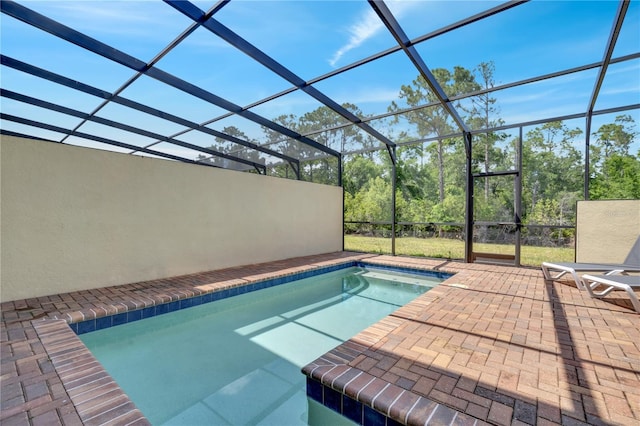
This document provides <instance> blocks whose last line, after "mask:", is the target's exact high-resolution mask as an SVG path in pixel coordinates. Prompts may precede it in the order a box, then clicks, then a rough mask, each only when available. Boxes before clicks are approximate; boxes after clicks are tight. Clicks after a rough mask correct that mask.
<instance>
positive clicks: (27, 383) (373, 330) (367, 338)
mask: <svg viewBox="0 0 640 426" xmlns="http://www.w3.org/2000/svg"><path fill="white" fill-rule="evenodd" d="M361 259H366V261H367V263H378V264H380V265H396V266H404V267H412V268H418V269H434V270H441V271H445V272H450V273H456V274H457V275H455V276H454V277H453V278H451V279H449V280H447V281H445V283H444V284H443V285H440V286H438V287H436V288H435V289H434V290H432V291H430V292H428V293H426V294H425V295H423V296H421V297H419V298H418V299H416V300H415V301H414V302H411V303H409V304H408V305H406V306H404V307H402V308H400V309H399V310H398V311H396V312H395V313H394V314H392V315H391V316H389V317H386V318H385V319H383V320H382V321H380V322H379V323H377V324H375V325H374V326H372V327H370V328H368V329H367V330H365V331H363V332H362V333H359V334H358V335H357V336H355V337H354V338H352V339H350V340H349V341H348V342H345V343H344V344H343V345H340V346H338V347H337V348H335V349H334V350H332V351H330V352H329V353H328V354H326V355H325V356H323V357H321V358H319V359H318V360H316V361H315V362H313V363H311V364H310V365H308V366H306V367H305V368H304V370H305V373H307V374H308V375H309V376H310V379H308V380H309V381H311V383H312V384H311V387H312V388H313V383H314V382H315V383H318V384H320V386H321V387H320V388H319V389H320V390H321V391H322V392H323V393H324V392H326V394H327V395H328V398H329V399H330V401H328V402H329V404H335V402H332V401H331V399H332V398H333V399H334V400H335V398H336V394H335V393H332V392H334V391H339V392H342V391H344V393H345V394H346V395H347V396H349V398H350V400H351V401H355V402H356V403H363V404H364V406H365V407H368V406H369V405H371V406H373V407H375V408H376V410H379V411H381V412H383V413H385V414H386V415H387V416H389V417H390V418H391V419H392V420H389V421H388V424H392V423H394V421H398V422H400V423H408V424H425V423H431V424H441V423H442V422H448V423H451V424H467V423H468V424H473V423H476V424H478V423H483V422H487V423H491V424H568V423H571V424H630V423H637V422H638V421H639V420H640V406H639V404H640V403H639V402H638V401H640V386H638V384H639V383H640V348H639V345H640V343H639V342H640V316H639V315H637V314H634V313H633V311H632V310H631V308H630V306H629V304H628V303H626V299H624V298H617V297H616V296H615V294H614V295H612V297H608V298H607V300H594V299H590V298H589V297H585V294H584V293H583V292H580V291H578V290H577V289H576V288H575V286H571V285H567V284H565V283H545V282H544V280H543V278H542V273H541V272H540V271H539V270H537V269H525V268H509V267H498V266H490V265H480V264H462V263H457V262H448V261H442V260H432V259H431V260H430V259H415V258H402V257H391V256H376V255H363V254H357V253H348V252H340V253H331V254H326V255H320V256H308V257H302V258H296V259H288V260H284V261H279V262H271V263H267V264H261V265H249V266H245V267H240V268H229V269H225V270H220V271H211V272H206V273H202V274H194V275H189V276H183V277H175V278H169V279H164V280H155V281H149V282H145V283H135V284H128V285H123V286H116V287H110V288H105V289H97V290H91V291H82V292H75V293H69V294H65V295H55V296H49V297H43V298H37V299H28V300H22V301H15V302H7V303H3V304H2V306H1V309H2V330H1V333H2V334H1V344H2V345H1V349H2V352H1V355H2V362H1V366H2V371H1V376H0V378H1V379H2V395H1V399H0V401H1V402H2V409H1V411H0V421H1V422H2V424H3V425H5V424H6V425H9V424H81V423H84V424H127V423H130V422H131V423H133V422H138V423H136V424H145V423H147V422H146V419H144V417H142V416H141V413H140V412H139V411H138V410H137V409H136V408H135V406H134V405H133V404H132V403H131V402H130V401H129V400H128V398H127V397H126V395H124V393H122V391H121V390H120V389H119V388H118V387H117V385H116V384H115V383H114V382H113V381H112V379H111V378H110V377H109V376H108V374H106V372H104V370H103V369H102V367H100V366H99V364H98V363H97V361H95V359H94V358H93V356H92V355H91V354H90V353H89V351H88V350H87V349H86V348H85V347H84V345H82V343H81V342H80V340H79V339H78V338H77V336H75V334H74V333H73V331H71V329H70V328H69V327H68V326H67V322H74V323H78V322H80V321H86V320H87V319H91V318H101V317H104V316H106V315H117V314H121V313H127V312H131V311H133V310H140V309H144V308H148V307H150V306H156V305H157V304H160V303H168V302H172V301H180V300H184V299H187V298H189V297H193V296H198V295H202V294H207V293H210V292H212V291H217V290H220V289H229V288H234V287H237V286H244V285H247V284H251V283H255V282H259V281H261V280H264V279H269V278H274V277H283V276H288V275H291V274H295V273H298V272H302V271H309V270H313V269H318V268H322V267H326V266H330V265H335V264H340V263H345V262H353V261H357V260H361ZM92 379H95V380H92ZM92 383H93V384H92ZM96 384H97V385H98V386H95V385H96ZM79 386H88V387H86V388H82V389H80V388H79ZM91 386H94V387H95V388H91V389H89V388H90V387H91ZM101 387H102V388H103V389H102V390H104V391H105V392H102V391H101V390H100V388H101ZM317 389H318V388H316V391H317ZM312 390H313V389H312ZM78 395H81V397H80V398H79V397H78ZM322 397H323V396H321V398H322ZM339 403H340V406H339V407H338V408H339V410H340V409H342V408H343V404H344V402H343V401H340V402H339ZM346 404H347V405H349V404H350V402H349V400H347V402H346ZM325 405H327V404H325ZM365 411H366V410H364V409H363V413H365ZM365 414H367V415H371V412H370V411H366V413H365ZM368 419H369V420H371V419H370V418H368ZM125 420H126V422H125ZM374 420H375V418H374ZM110 422H111V423H110Z"/></svg>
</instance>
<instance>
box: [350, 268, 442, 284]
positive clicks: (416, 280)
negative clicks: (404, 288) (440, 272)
mask: <svg viewBox="0 0 640 426" xmlns="http://www.w3.org/2000/svg"><path fill="white" fill-rule="evenodd" d="M362 276H363V277H366V278H377V279H380V280H387V281H395V282H399V283H404V284H414V285H420V286H425V287H435V286H437V285H438V284H440V282H441V281H442V280H440V279H438V278H429V277H421V276H416V275H409V274H403V273H394V272H387V271H377V270H376V271H373V270H368V271H366V272H364V273H363V274H362Z"/></svg>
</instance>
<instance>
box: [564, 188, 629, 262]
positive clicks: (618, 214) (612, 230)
mask: <svg viewBox="0 0 640 426" xmlns="http://www.w3.org/2000/svg"><path fill="white" fill-rule="evenodd" d="M638 235H640V200H597V201H578V207H577V214H576V260H577V261H578V262H594V263H603V262H604V263H622V262H624V260H625V258H626V257H627V255H628V254H629V251H630V250H631V247H632V246H633V244H634V243H635V242H636V239H637V238H638Z"/></svg>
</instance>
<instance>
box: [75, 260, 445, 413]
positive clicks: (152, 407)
mask: <svg viewBox="0 0 640 426" xmlns="http://www.w3.org/2000/svg"><path fill="white" fill-rule="evenodd" d="M441 281H442V279H440V278H436V277H427V276H417V275H411V274H404V273H398V272H392V271H388V270H379V269H373V268H367V269H363V268H355V267H354V268H348V269H343V270H339V271H334V272H330V273H328V274H323V275H319V276H315V277H311V278H306V279H302V280H299V281H294V282H290V283H287V284H281V285H278V286H276V287H270V288H265V289H262V290H258V291H254V292H251V293H245V294H241V295H239V296H234V297H230V298H227V299H223V300H218V301H216V302H214V303H207V304H204V305H200V306H196V307H192V308H189V309H184V310H180V311H176V312H172V313H170V314H166V315H160V316H156V317H152V318H148V319H144V320H141V321H136V322H132V323H128V324H125V325H121V326H118V327H111V328H107V329H104V330H99V331H95V332H91V333H87V334H83V335H81V336H80V337H81V339H82V340H83V342H84V343H85V345H86V346H87V347H88V348H89V349H90V350H91V352H92V353H93V354H94V355H95V357H96V358H97V359H98V360H99V361H100V362H101V363H102V364H103V366H104V367H105V368H106V370H107V371H108V372H109V373H110V374H111V376H112V377H113V378H114V379H115V380H116V382H118V384H119V385H120V386H121V387H122V389H123V390H124V391H125V392H126V393H127V394H128V396H129V397H130V398H131V400H132V401H133V402H134V403H135V404H136V405H137V406H138V408H139V409H140V410H141V411H142V412H143V413H144V414H145V416H147V418H148V419H149V420H150V421H151V422H152V423H153V424H190V425H191V424H194V425H195V424H277V425H294V424H300V425H304V424H313V423H314V422H315V423H316V424H319V423H322V422H323V421H322V420H318V419H317V418H315V420H314V417H315V416H326V415H332V414H329V413H326V411H325V410H326V409H324V408H323V407H317V406H316V405H315V404H316V403H315V402H313V401H308V400H307V397H306V393H305V376H304V375H303V374H302V373H301V372H300V369H301V367H302V366H304V365H306V364H307V363H309V362H311V361H313V360H314V359H316V358H317V357H319V356H320V355H322V354H324V353H326V352H327V351H329V350H331V349H332V348H333V347H335V346H337V345H339V344H340V343H342V342H343V341H346V340H348V339H349V338H350V337H352V336H353V335H355V334H357V333H358V332H360V331H361V330H363V329H365V328H366V327H368V326H369V325H371V324H373V323H375V322H376V321H378V320H380V319H381V318H383V317H384V316H386V315H388V314H390V313H391V312H393V311H395V310H396V309H397V308H398V307H399V306H402V305H404V304H406V303H408V302H409V301H411V300H412V299H414V298H415V297H417V296H418V295H420V294H422V293H424V292H425V291H427V290H429V289H430V288H432V287H433V286H435V285H437V284H438V283H439V282H441ZM324 420H325V421H324V423H326V419H324ZM330 422H331V424H339V423H342V424H349V421H348V420H347V419H345V418H342V417H335V418H332V419H331V420H330Z"/></svg>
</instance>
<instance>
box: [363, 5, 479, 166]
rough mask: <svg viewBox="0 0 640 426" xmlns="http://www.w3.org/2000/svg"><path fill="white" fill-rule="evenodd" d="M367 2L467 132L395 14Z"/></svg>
mask: <svg viewBox="0 0 640 426" xmlns="http://www.w3.org/2000/svg"><path fill="white" fill-rule="evenodd" d="M369 4H370V5H371V7H372V8H373V10H374V11H375V12H376V14H377V15H378V16H379V17H380V19H381V20H382V22H383V23H384V25H385V26H386V27H387V29H388V30H389V32H390V33H391V35H393V37H394V38H395V39H396V41H397V42H398V44H399V45H400V47H401V48H402V50H403V51H404V52H405V54H406V55H407V56H408V57H409V59H410V60H411V62H413V64H414V65H415V67H416V68H417V69H418V71H419V72H420V75H421V76H422V78H424V79H425V81H426V82H427V84H428V85H429V88H430V89H431V90H432V91H433V93H434V94H435V96H436V97H437V98H438V100H439V101H440V105H441V106H442V107H443V108H444V109H445V111H447V113H448V114H449V115H450V116H451V118H452V119H453V121H455V123H456V124H457V125H458V127H459V128H460V130H462V132H463V133H469V127H468V126H467V124H466V123H465V122H464V121H463V120H462V118H461V117H460V115H459V114H458V111H456V109H455V107H454V106H453V103H452V102H451V100H450V99H449V97H448V96H447V94H446V93H445V91H444V90H443V89H442V86H440V83H438V80H436V77H435V76H434V75H433V74H432V73H431V70H429V67H427V64H426V63H425V62H424V61H423V60H422V57H421V56H420V54H419V53H418V51H417V50H416V49H415V47H414V46H413V45H412V44H411V41H410V40H409V37H407V35H406V33H405V32H404V30H403V29H402V27H401V26H400V24H399V23H398V21H397V20H396V18H395V16H393V14H392V13H391V11H390V10H389V8H388V7H387V5H386V4H385V3H384V2H383V1H382V0H369ZM465 139H466V138H465ZM467 148H470V147H467ZM467 152H468V153H470V150H468V151H467Z"/></svg>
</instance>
